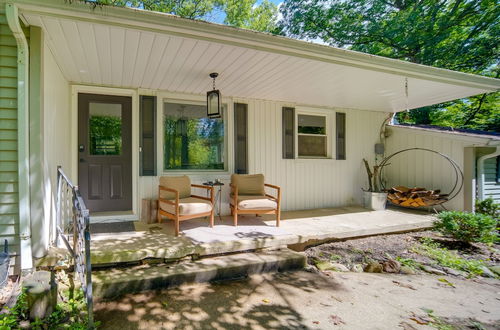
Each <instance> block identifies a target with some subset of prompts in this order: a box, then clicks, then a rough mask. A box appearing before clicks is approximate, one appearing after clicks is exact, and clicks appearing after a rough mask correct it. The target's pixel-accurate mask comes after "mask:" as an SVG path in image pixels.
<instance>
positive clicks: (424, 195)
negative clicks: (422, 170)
mask: <svg viewBox="0 0 500 330" xmlns="http://www.w3.org/2000/svg"><path fill="white" fill-rule="evenodd" d="M387 193H388V194H387V199H388V200H389V201H390V202H391V203H393V204H396V205H400V206H404V207H421V206H432V205H437V204H441V203H443V202H446V201H447V200H448V195H447V194H441V191H440V190H439V189H437V190H427V189H425V188H408V187H405V186H396V187H392V188H390V189H388V190H387Z"/></svg>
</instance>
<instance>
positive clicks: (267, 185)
mask: <svg viewBox="0 0 500 330" xmlns="http://www.w3.org/2000/svg"><path fill="white" fill-rule="evenodd" d="M264 186H265V187H268V188H272V189H275V190H276V192H277V196H272V195H269V194H266V196H267V197H270V198H272V199H274V200H276V201H277V202H278V204H279V202H280V201H281V187H280V186H275V185H273V184H269V183H264Z"/></svg>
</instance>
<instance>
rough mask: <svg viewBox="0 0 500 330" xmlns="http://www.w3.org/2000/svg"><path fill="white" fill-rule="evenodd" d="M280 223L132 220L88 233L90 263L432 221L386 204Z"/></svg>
mask: <svg viewBox="0 0 500 330" xmlns="http://www.w3.org/2000/svg"><path fill="white" fill-rule="evenodd" d="M282 219H283V221H282V222H281V226H280V227H279V228H277V227H275V223H276V222H275V220H274V219H273V218H272V216H263V217H255V216H241V217H240V219H239V222H238V227H234V226H233V225H232V220H231V217H228V216H227V217H222V219H219V218H216V221H215V226H214V228H209V227H208V220H205V219H193V220H188V221H183V222H181V231H182V234H181V236H179V237H175V236H174V235H173V232H174V229H173V222H172V221H168V220H164V223H161V224H150V225H146V224H143V223H141V222H136V223H135V228H136V232H135V233H130V232H129V233H113V234H98V235H94V236H92V246H91V252H92V264H94V265H97V264H112V263H119V262H131V261H137V260H142V259H145V258H159V259H172V260H173V259H180V258H183V257H186V256H190V255H199V256H204V255H213V254H221V253H230V252H238V251H247V250H255V249H263V248H277V247H284V246H289V247H291V248H294V247H296V248H298V249H300V248H301V247H303V246H307V245H311V244H317V243H320V242H323V241H332V240H339V239H347V238H356V237H361V236H368V235H378V234H387V233H395V232H402V231H409V230H416V229H424V228H429V227H431V226H432V221H433V219H434V218H433V216H432V215H429V214H427V213H421V212H411V211H407V210H395V209H388V210H384V211H368V210H366V209H363V208H361V207H359V206H349V207H342V208H329V209H315V210H303V211H289V212H283V213H282Z"/></svg>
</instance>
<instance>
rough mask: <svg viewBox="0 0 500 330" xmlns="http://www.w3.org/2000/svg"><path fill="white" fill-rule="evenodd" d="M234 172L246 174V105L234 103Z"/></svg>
mask: <svg viewBox="0 0 500 330" xmlns="http://www.w3.org/2000/svg"><path fill="white" fill-rule="evenodd" d="M234 172H235V173H237V174H248V105H247V104H244V103H235V104H234Z"/></svg>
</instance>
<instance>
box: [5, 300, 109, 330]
mask: <svg viewBox="0 0 500 330" xmlns="http://www.w3.org/2000/svg"><path fill="white" fill-rule="evenodd" d="M85 310H86V305H85V300H84V297H83V293H82V292H81V290H80V291H77V292H76V296H75V297H73V298H69V296H68V294H67V296H66V297H65V300H64V301H63V302H61V303H58V304H57V305H56V307H55V310H54V312H52V314H51V315H49V316H48V317H47V318H45V319H36V320H35V321H31V322H29V326H30V329H72V330H85V329H88V322H87V314H86V313H85V312H83V311H85ZM28 320H29V311H28V303H27V300H26V293H25V292H23V293H21V294H20V295H19V297H18V299H17V303H16V305H15V306H14V307H13V308H11V309H10V310H8V312H7V313H5V314H2V315H0V330H9V329H18V328H19V324H20V322H22V321H28ZM99 324H100V322H95V323H94V329H97V328H98V327H99Z"/></svg>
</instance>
